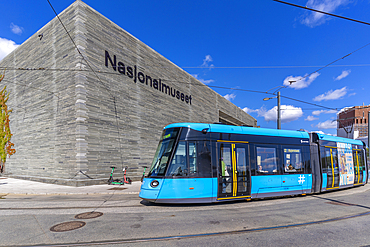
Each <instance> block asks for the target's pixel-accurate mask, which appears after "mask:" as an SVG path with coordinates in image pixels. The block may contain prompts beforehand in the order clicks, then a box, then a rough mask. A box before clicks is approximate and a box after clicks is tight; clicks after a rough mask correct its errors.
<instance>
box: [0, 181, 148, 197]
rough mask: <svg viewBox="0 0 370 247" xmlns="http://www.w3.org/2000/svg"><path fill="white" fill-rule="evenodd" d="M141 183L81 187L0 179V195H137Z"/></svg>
mask: <svg viewBox="0 0 370 247" xmlns="http://www.w3.org/2000/svg"><path fill="white" fill-rule="evenodd" d="M140 187H141V182H140V181H136V182H132V184H125V185H108V184H101V185H90V186H82V187H72V186H64V185H58V184H46V183H40V182H34V181H30V180H22V179H15V178H6V177H0V196H1V195H4V194H5V195H94V194H139V192H140Z"/></svg>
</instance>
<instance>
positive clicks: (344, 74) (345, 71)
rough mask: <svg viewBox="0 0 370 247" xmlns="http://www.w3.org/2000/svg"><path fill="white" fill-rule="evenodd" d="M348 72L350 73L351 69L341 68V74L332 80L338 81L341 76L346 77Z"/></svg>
mask: <svg viewBox="0 0 370 247" xmlns="http://www.w3.org/2000/svg"><path fill="white" fill-rule="evenodd" d="M349 73H351V70H343V71H342V74H340V75H339V76H337V78H335V79H334V81H339V80H342V79H343V78H346V77H347V76H348V75H349Z"/></svg>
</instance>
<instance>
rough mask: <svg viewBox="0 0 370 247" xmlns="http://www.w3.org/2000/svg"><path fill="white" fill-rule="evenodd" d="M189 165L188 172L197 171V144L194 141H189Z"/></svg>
mask: <svg viewBox="0 0 370 247" xmlns="http://www.w3.org/2000/svg"><path fill="white" fill-rule="evenodd" d="M189 165H190V169H189V171H190V174H194V173H197V170H198V169H197V146H196V143H195V142H189Z"/></svg>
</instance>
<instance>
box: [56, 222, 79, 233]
mask: <svg viewBox="0 0 370 247" xmlns="http://www.w3.org/2000/svg"><path fill="white" fill-rule="evenodd" d="M85 225H86V223H85V222H83V221H70V222H63V223H60V224H58V225H55V226H52V227H51V228H50V231H52V232H66V231H72V230H76V229H78V228H81V227H83V226H85Z"/></svg>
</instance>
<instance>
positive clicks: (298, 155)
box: [283, 147, 304, 173]
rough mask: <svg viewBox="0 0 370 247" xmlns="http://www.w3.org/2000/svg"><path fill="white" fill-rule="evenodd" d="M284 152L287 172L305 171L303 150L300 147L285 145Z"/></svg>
mask: <svg viewBox="0 0 370 247" xmlns="http://www.w3.org/2000/svg"><path fill="white" fill-rule="evenodd" d="M283 152H284V171H285V172H287V173H302V172H304V164H303V162H302V150H301V149H300V148H296V147H293V148H290V147H283Z"/></svg>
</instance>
